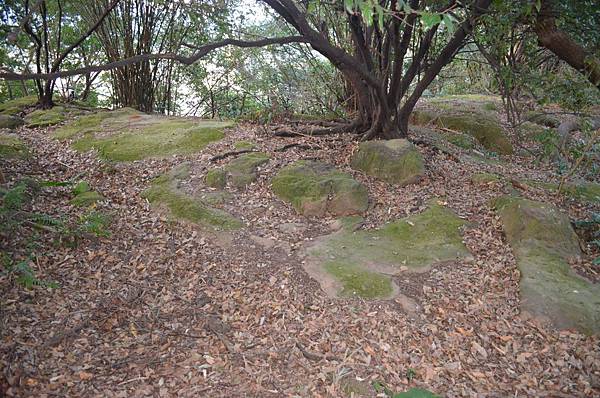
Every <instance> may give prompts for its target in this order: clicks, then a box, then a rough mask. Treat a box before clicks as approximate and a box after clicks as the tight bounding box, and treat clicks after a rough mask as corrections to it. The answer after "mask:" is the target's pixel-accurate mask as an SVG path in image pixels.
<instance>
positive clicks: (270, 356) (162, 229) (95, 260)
mask: <svg viewBox="0 0 600 398" xmlns="http://www.w3.org/2000/svg"><path fill="white" fill-rule="evenodd" d="M20 135H21V136H22V138H23V139H24V140H26V141H27V143H28V144H29V145H30V146H31V147H32V150H33V152H34V157H33V161H32V160H30V161H23V160H14V161H11V163H10V164H9V167H8V169H5V174H6V176H7V178H13V179H17V178H20V177H22V176H23V175H30V176H34V177H36V178H40V179H45V180H66V179H69V178H72V177H73V176H76V175H78V174H80V173H85V176H84V178H85V179H86V180H87V181H89V182H90V184H91V185H92V186H93V188H94V189H96V190H98V191H99V192H100V193H101V194H102V195H104V196H105V197H106V198H107V199H108V200H107V201H106V202H105V203H103V204H101V205H100V208H101V209H102V210H103V211H108V212H111V213H112V214H113V217H112V220H113V223H112V224H111V226H110V229H111V236H110V237H109V238H98V239H94V240H91V241H86V242H85V244H82V245H80V246H79V247H77V248H66V247H59V248H56V249H53V250H51V251H48V252H46V255H45V256H43V257H40V258H39V259H38V261H37V263H36V264H35V267H36V271H37V272H38V274H39V277H40V278H46V279H50V280H56V281H58V282H59V284H60V288H58V289H55V290H49V289H35V290H32V291H26V290H24V289H23V288H20V287H18V286H14V285H13V284H9V283H8V281H7V280H6V278H4V277H3V278H2V279H1V280H0V282H1V284H0V288H1V290H2V308H1V316H2V320H1V323H2V325H3V327H2V330H1V332H0V333H1V334H0V335H1V338H2V340H1V346H0V356H1V358H2V359H0V364H1V366H2V374H3V378H4V380H3V381H2V389H3V390H6V393H7V395H14V396H40V397H41V396H109V397H110V396H118V397H129V396H160V397H162V396H165V397H166V396H190V397H196V396H224V397H225V396H226V397H237V396H240V397H241V396H256V397H268V396H274V397H280V396H301V397H305V396H350V395H351V391H354V393H355V394H357V396H358V394H359V393H360V392H361V391H363V392H364V393H365V395H366V396H374V395H375V391H374V390H373V389H372V387H371V386H372V383H373V382H376V384H377V383H379V384H382V385H386V386H387V387H388V388H389V389H390V390H391V391H404V390H407V389H408V388H409V387H410V386H421V387H424V388H427V389H430V390H431V391H434V392H436V393H438V394H440V395H443V396H448V397H458V396H490V397H494V396H497V397H504V396H509V395H510V396H523V397H525V396H527V397H529V396H565V397H567V396H594V395H599V394H600V346H599V344H598V343H599V341H598V339H597V338H591V337H585V336H582V335H580V334H577V333H574V332H569V331H563V332H558V331H554V330H550V329H547V328H545V327H543V326H541V325H539V324H538V323H537V322H536V321H533V320H524V319H522V318H521V317H518V316H517V315H518V312H519V310H518V300H519V298H518V285H517V283H518V272H517V270H516V267H515V263H514V258H513V256H512V254H511V251H510V248H509V247H508V245H506V243H504V241H503V237H502V233H501V228H500V226H499V223H498V220H497V218H496V216H495V215H494V213H493V212H492V211H491V210H490V209H489V206H488V204H487V201H488V200H489V199H491V198H493V197H495V196H497V195H498V194H499V193H501V192H509V191H510V189H512V188H511V187H510V186H503V185H500V184H498V185H487V186H475V185H473V184H471V183H470V182H469V179H470V176H471V174H472V173H473V172H474V171H482V170H487V171H502V172H503V173H505V174H506V175H507V176H509V177H515V176H519V177H524V176H529V177H531V176H533V175H537V176H540V175H544V173H545V171H544V170H533V169H530V168H529V166H526V165H524V166H521V167H519V166H516V165H515V164H513V165H512V166H511V167H507V166H497V165H496V166H494V165H475V164H469V163H456V162H455V161H453V160H451V159H449V158H448V157H447V156H445V155H443V154H440V153H437V152H433V151H431V150H430V149H427V148H420V150H421V151H422V152H423V153H424V154H425V156H426V159H427V169H428V177H427V178H426V179H425V180H424V181H422V182H421V183H420V184H418V185H413V186H409V187H407V188H403V189H400V188H390V187H389V186H388V185H387V184H384V183H381V182H377V181H374V180H371V179H368V178H366V177H365V176H363V175H361V174H358V173H356V172H352V173H353V174H354V176H355V177H356V178H357V179H359V180H361V181H362V182H363V183H365V184H366V185H367V186H368V188H369V191H370V198H371V200H372V202H373V206H372V209H371V210H370V211H369V213H368V214H367V217H366V221H365V227H366V228H369V227H372V226H375V225H379V224H380V223H381V222H383V221H388V220H392V219H395V218H398V217H404V216H406V215H408V214H413V213H416V212H419V211H421V210H422V209H423V208H424V206H425V205H426V203H427V201H428V200H429V199H431V198H434V197H437V198H443V200H444V201H445V202H446V204H447V206H449V207H450V208H452V209H453V210H454V211H456V212H457V213H458V214H459V215H460V216H462V217H464V218H465V219H467V220H468V221H469V223H470V225H469V227H468V228H467V229H466V230H465V231H464V240H465V243H466V244H467V246H468V248H469V249H470V250H471V252H472V253H473V254H474V256H475V259H474V261H471V262H462V263H461V262H457V263H451V264H445V265H444V266H441V267H437V268H434V269H433V270H431V271H430V272H428V273H426V274H421V275H419V276H418V277H407V278H406V279H405V280H404V279H402V278H401V279H399V280H398V281H397V284H398V285H399V286H403V287H404V289H405V291H404V293H405V294H407V295H409V296H411V297H413V298H414V299H415V300H416V301H417V303H418V307H417V308H416V310H415V311H413V312H407V311H405V309H404V308H403V307H402V305H401V304H402V303H401V302H400V301H399V300H397V301H368V302H365V301H363V300H359V299H344V300H341V299H337V300H334V299H330V298H328V297H327V296H326V295H325V294H324V293H322V291H321V290H320V289H319V287H318V284H317V282H316V281H314V280H311V279H310V278H309V277H308V276H307V275H306V273H305V272H304V271H303V269H302V261H303V259H302V256H301V255H300V251H299V248H300V247H301V245H302V243H303V242H305V241H307V240H310V239H314V238H315V237H317V236H319V235H321V234H324V233H327V232H328V230H329V227H328V225H329V224H328V222H330V221H331V220H328V219H325V220H315V219H306V218H303V217H300V216H297V215H296V214H295V213H294V212H293V210H292V209H291V208H289V207H288V206H286V205H285V204H283V203H282V202H281V201H279V200H277V199H276V198H275V197H274V196H273V195H272V193H270V190H269V184H268V181H269V180H270V178H271V177H272V176H273V174H274V173H275V171H276V170H277V169H278V168H279V167H280V166H281V165H283V164H286V163H287V162H290V161H292V160H294V159H298V158H307V157H315V158H319V159H321V160H325V161H328V162H331V163H334V164H337V165H338V166H340V167H341V168H344V169H346V170H347V171H349V172H351V170H350V169H348V168H347V166H346V164H347V161H346V160H347V157H348V155H349V154H350V153H351V151H352V150H353V148H354V147H355V143H352V142H349V141H343V140H347V139H348V138H343V139H342V141H341V142H342V144H340V140H338V141H334V140H333V139H331V138H330V139H327V138H321V139H316V138H315V139H307V140H310V144H311V145H312V146H314V147H319V148H320V149H312V150H307V149H298V148H296V149H290V150H289V151H285V152H277V151H275V149H277V148H281V147H283V146H284V145H285V144H289V143H291V142H294V140H293V139H277V140H273V139H268V136H267V135H266V132H265V131H264V130H263V129H258V128H254V127H252V126H241V127H240V128H238V129H236V130H235V131H230V132H229V133H228V134H227V137H226V138H225V140H223V141H221V142H219V143H216V144H212V145H210V146H209V147H207V148H206V149H205V150H204V151H202V152H201V153H199V154H196V155H192V156H185V157H182V156H179V157H174V158H169V159H165V160H145V161H139V162H134V163H123V164H116V165H107V164H106V163H104V162H102V161H100V160H98V159H97V158H96V157H95V156H94V154H92V153H89V154H81V153H77V152H74V151H72V150H71V149H69V148H68V146H67V144H65V143H59V142H57V141H54V140H52V139H49V138H48V137H47V135H46V132H45V131H44V130H26V129H24V130H21V131H20ZM242 139H247V140H251V141H254V142H256V143H257V144H258V145H259V149H261V150H263V151H267V152H269V153H270V154H271V155H272V160H271V162H270V163H269V164H268V165H267V166H266V167H265V169H264V170H263V171H262V173H261V175H260V178H259V181H258V182H257V183H256V184H253V185H252V186H250V187H249V188H248V190H247V191H245V192H241V193H236V194H235V195H236V196H235V202H234V205H226V207H228V208H227V210H230V211H231V212H232V213H234V214H235V215H236V216H238V217H240V218H242V219H243V221H244V222H245V223H247V227H246V228H244V229H242V230H240V231H238V232H234V233H231V235H229V236H224V235H221V236H214V235H211V234H208V233H206V232H204V231H203V230H202V229H200V228H198V227H197V226H194V225H189V224H185V223H181V222H173V221H170V220H169V219H168V218H167V217H165V216H164V215H161V214H160V213H159V212H157V211H155V209H151V208H150V207H149V205H148V203H147V202H146V201H145V200H144V199H142V198H141V196H140V193H141V192H142V191H143V190H144V189H146V188H147V187H148V185H149V181H150V179H151V178H152V177H155V176H157V175H159V174H161V173H163V172H165V171H167V170H169V169H170V168H171V167H172V166H174V165H177V164H179V163H181V162H182V161H184V160H189V161H192V164H193V165H194V167H195V170H196V172H195V174H194V173H192V176H194V175H195V176H196V178H200V176H201V175H202V173H203V171H204V170H206V168H208V167H209V165H210V162H209V159H210V157H211V156H213V155H215V154H219V153H222V152H224V151H226V150H231V145H232V144H233V143H234V142H236V141H239V140H242ZM223 162H225V161H223ZM210 167H212V165H211V166H210ZM500 169H501V170H500ZM193 181H194V178H192V180H191V182H190V184H191V185H193ZM188 188H189V187H188ZM190 189H193V187H191V188H190ZM66 192H67V191H66V190H64V191H60V190H56V189H55V190H47V192H46V191H44V193H43V194H42V195H40V197H39V198H38V200H37V201H36V202H35V203H34V206H36V207H37V208H38V209H39V210H45V211H48V212H57V211H64V212H66V213H68V214H72V215H75V214H77V211H78V210H76V209H73V208H72V207H70V206H68V205H67V203H68V197H69V196H68V194H67V193H66ZM534 194H536V195H537V194H540V193H539V192H535V193H534ZM567 210H569V211H570V212H571V213H572V215H574V216H575V215H581V214H584V213H585V212H586V211H587V209H584V208H577V207H572V208H568V209H567ZM257 237H262V238H263V239H259V238H257ZM264 238H269V239H271V240H272V242H274V244H273V247H271V244H270V243H266V241H265V240H264ZM257 242H258V243H257Z"/></svg>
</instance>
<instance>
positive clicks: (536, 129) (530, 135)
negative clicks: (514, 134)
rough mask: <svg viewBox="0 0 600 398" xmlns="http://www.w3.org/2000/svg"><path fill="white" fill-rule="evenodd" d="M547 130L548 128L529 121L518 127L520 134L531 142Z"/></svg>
mask: <svg viewBox="0 0 600 398" xmlns="http://www.w3.org/2000/svg"><path fill="white" fill-rule="evenodd" d="M546 129H547V128H546V127H544V126H540V125H539V124H536V123H533V122H527V121H526V122H523V123H521V125H520V126H519V127H518V131H519V134H521V135H522V136H523V137H525V138H527V139H530V140H533V139H535V138H536V137H539V136H540V135H541V134H543V133H544V132H545V131H546Z"/></svg>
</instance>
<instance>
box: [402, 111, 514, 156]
mask: <svg viewBox="0 0 600 398" xmlns="http://www.w3.org/2000/svg"><path fill="white" fill-rule="evenodd" d="M411 121H412V122H413V123H414V124H417V125H435V126H437V127H442V128H447V129H450V130H455V131H459V132H462V133H466V134H469V135H471V136H473V137H475V138H476V139H477V141H479V143H480V144H481V145H483V147H485V148H486V149H487V150H489V151H492V152H497V153H500V154H502V155H510V154H512V153H513V147H512V144H511V143H510V141H509V140H508V138H507V137H506V135H505V134H504V130H503V129H502V126H501V124H500V121H499V120H498V119H497V118H496V117H494V116H491V115H489V114H482V113H473V114H465V113H458V112H455V113H444V112H442V111H430V110H421V109H419V110H415V111H413V113H412V114H411Z"/></svg>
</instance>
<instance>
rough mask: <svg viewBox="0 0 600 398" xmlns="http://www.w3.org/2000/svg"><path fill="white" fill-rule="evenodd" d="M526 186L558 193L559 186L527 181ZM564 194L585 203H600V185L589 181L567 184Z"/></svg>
mask: <svg viewBox="0 0 600 398" xmlns="http://www.w3.org/2000/svg"><path fill="white" fill-rule="evenodd" d="M525 184H527V185H531V186H534V187H538V188H544V189H547V190H548V191H550V192H557V191H558V186H559V184H556V183H553V182H546V181H534V180H525ZM561 192H562V194H563V195H565V196H568V197H570V198H573V199H576V200H581V201H584V202H591V203H596V202H600V184H598V183H595V182H589V181H579V182H567V183H565V184H564V186H563V188H562V191H561Z"/></svg>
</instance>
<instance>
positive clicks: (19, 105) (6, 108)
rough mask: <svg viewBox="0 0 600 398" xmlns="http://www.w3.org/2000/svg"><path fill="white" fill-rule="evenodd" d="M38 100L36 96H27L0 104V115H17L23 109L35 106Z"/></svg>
mask: <svg viewBox="0 0 600 398" xmlns="http://www.w3.org/2000/svg"><path fill="white" fill-rule="evenodd" d="M37 101H38V98H37V95H28V96H26V97H21V98H15V99H12V100H8V101H5V102H3V103H1V104H0V114H2V115H17V114H20V113H21V112H23V111H24V110H25V109H27V108H30V107H33V106H35V104H36V103H37Z"/></svg>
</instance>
